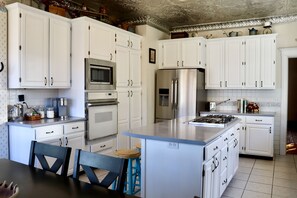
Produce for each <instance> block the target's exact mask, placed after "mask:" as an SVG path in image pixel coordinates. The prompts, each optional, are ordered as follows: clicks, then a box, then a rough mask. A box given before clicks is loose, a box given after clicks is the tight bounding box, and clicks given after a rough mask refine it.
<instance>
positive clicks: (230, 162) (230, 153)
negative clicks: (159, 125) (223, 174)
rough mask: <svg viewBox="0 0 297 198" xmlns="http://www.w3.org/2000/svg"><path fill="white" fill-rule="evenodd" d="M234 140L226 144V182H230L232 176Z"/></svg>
mask: <svg viewBox="0 0 297 198" xmlns="http://www.w3.org/2000/svg"><path fill="white" fill-rule="evenodd" d="M233 149H234V138H233V139H232V140H231V141H229V142H228V165H227V182H228V181H231V179H232V177H233V174H234V150H233Z"/></svg>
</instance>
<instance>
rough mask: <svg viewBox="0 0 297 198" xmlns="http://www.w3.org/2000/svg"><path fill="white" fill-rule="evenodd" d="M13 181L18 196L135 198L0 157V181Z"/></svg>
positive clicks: (21, 197) (45, 197)
mask: <svg viewBox="0 0 297 198" xmlns="http://www.w3.org/2000/svg"><path fill="white" fill-rule="evenodd" d="M4 180H6V183H8V184H9V183H10V182H13V183H14V184H17V185H18V187H19V194H18V196H17V197H18V198H28V197H30V198H34V197H40V198H60V197H61V198H67V197H71V198H76V197H88V198H92V197H96V198H99V197H102V198H105V197H106V198H109V197H110V198H137V197H135V196H131V195H125V194H121V193H118V192H116V191H113V190H108V189H105V188H103V187H99V186H96V185H91V184H88V183H85V182H82V181H78V180H74V179H72V178H71V177H62V176H60V175H56V174H54V173H51V172H48V171H43V170H40V169H36V168H31V167H29V166H27V165H24V164H20V163H17V162H14V161H10V160H7V159H0V183H2V182H3V181H4Z"/></svg>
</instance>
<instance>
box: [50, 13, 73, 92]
mask: <svg viewBox="0 0 297 198" xmlns="http://www.w3.org/2000/svg"><path fill="white" fill-rule="evenodd" d="M70 27H71V25H70V23H69V22H68V21H62V20H56V19H52V18H51V19H50V61H49V65H50V67H49V68H50V75H49V78H50V79H49V85H50V86H51V87H61V88H62V87H64V88H67V87H70Z"/></svg>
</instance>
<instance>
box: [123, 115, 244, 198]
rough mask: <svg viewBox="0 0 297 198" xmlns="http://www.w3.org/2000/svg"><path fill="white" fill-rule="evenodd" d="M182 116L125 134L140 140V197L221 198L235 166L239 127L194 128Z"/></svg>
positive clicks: (236, 163)
mask: <svg viewBox="0 0 297 198" xmlns="http://www.w3.org/2000/svg"><path fill="white" fill-rule="evenodd" d="M193 119H194V118H190V117H185V118H179V119H174V120H169V121H164V122H161V123H156V124H151V125H148V126H144V127H141V128H138V129H134V130H130V131H127V132H125V135H128V136H131V137H134V138H140V139H141V168H142V171H141V175H142V177H141V178H142V180H141V181H142V183H141V196H142V197H146V198H159V197H160V198H163V197H170V198H180V197H185V198H187V197H189V198H190V197H191V198H193V197H200V198H201V197H203V198H207V197H220V196H221V195H222V193H223V192H224V190H225V189H226V186H227V185H228V184H229V182H230V181H231V179H232V177H233V176H234V174H235V171H236V170H237V168H238V160H239V158H238V156H239V153H238V137H239V134H238V130H239V128H238V123H239V122H240V119H238V118H235V119H233V120H232V122H229V123H228V124H226V125H225V126H224V127H201V126H194V125H191V124H189V123H188V121H191V120H193Z"/></svg>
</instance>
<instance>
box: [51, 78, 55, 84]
mask: <svg viewBox="0 0 297 198" xmlns="http://www.w3.org/2000/svg"><path fill="white" fill-rule="evenodd" d="M53 84H54V78H53V77H51V86H53Z"/></svg>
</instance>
